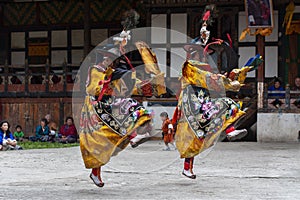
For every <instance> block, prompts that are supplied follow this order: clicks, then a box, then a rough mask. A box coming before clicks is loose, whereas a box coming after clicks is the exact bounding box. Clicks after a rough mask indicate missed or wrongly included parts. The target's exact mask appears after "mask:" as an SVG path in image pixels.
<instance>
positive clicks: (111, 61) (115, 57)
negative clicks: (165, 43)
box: [80, 11, 166, 187]
mask: <svg viewBox="0 0 300 200" xmlns="http://www.w3.org/2000/svg"><path fill="white" fill-rule="evenodd" d="M130 12H133V13H131V14H133V15H136V13H135V12H134V11H130ZM129 39H130V31H129V28H128V26H124V30H123V31H122V33H121V34H120V37H115V38H114V40H115V41H117V47H118V48H115V46H114V45H113V47H112V48H111V47H108V46H106V47H105V48H101V49H98V50H97V53H98V54H100V55H101V56H102V59H101V62H99V63H98V64H96V65H94V66H91V67H90V68H89V71H88V78H87V85H86V93H87V95H86V98H85V102H84V105H83V108H82V112H81V122H80V149H81V153H82V157H83V160H84V164H85V166H86V168H90V169H92V172H91V174H90V178H91V179H92V180H93V182H94V183H95V184H96V185H97V186H99V187H103V186H104V183H103V181H102V179H101V166H103V165H105V164H106V163H107V162H109V160H110V158H111V157H112V156H115V155H117V154H118V152H120V151H122V150H123V149H124V148H125V147H126V146H127V145H128V144H129V143H131V145H132V147H136V146H137V145H139V144H140V143H141V142H143V141H144V140H145V139H147V138H149V137H150V136H151V135H150V132H151V120H152V114H151V112H149V111H148V110H146V109H145V108H144V107H143V106H142V105H140V103H139V102H137V101H136V100H134V99H132V98H130V97H131V95H143V96H145V95H147V94H144V92H145V90H144V89H143V88H144V86H145V85H149V84H150V87H148V90H149V88H151V90H152V91H151V92H150V93H151V95H154V96H160V95H162V94H164V93H166V88H165V84H164V73H162V72H161V71H160V69H159V67H158V64H157V59H156V56H155V54H154V53H153V52H152V51H151V50H150V48H149V47H148V45H147V44H146V43H144V42H136V43H135V47H136V50H135V51H134V52H135V53H137V54H139V55H140V57H141V59H142V62H143V63H144V65H143V67H142V70H143V72H142V73H143V74H144V75H148V77H149V79H146V80H140V79H139V78H137V71H136V67H137V66H135V65H133V64H132V63H131V61H130V60H129V59H128V53H130V52H126V49H125V46H126V45H127V40H129ZM140 70H141V69H139V71H140ZM148 90H146V92H148V93H149V91H148Z"/></svg>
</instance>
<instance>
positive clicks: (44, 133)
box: [29, 118, 50, 142]
mask: <svg viewBox="0 0 300 200" xmlns="http://www.w3.org/2000/svg"><path fill="white" fill-rule="evenodd" d="M49 133H50V130H49V127H48V126H47V119H45V118H43V119H41V121H40V125H39V126H37V127H36V130H35V136H31V137H29V140H30V141H33V142H36V141H41V142H47V141H49V140H50V137H49Z"/></svg>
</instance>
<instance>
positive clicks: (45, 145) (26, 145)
mask: <svg viewBox="0 0 300 200" xmlns="http://www.w3.org/2000/svg"><path fill="white" fill-rule="evenodd" d="M18 145H20V146H21V147H23V149H49V148H66V147H76V146H79V143H72V144H62V143H58V142H55V143H51V142H31V141H28V142H18Z"/></svg>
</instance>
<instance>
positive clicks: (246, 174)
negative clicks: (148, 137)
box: [0, 141, 300, 200]
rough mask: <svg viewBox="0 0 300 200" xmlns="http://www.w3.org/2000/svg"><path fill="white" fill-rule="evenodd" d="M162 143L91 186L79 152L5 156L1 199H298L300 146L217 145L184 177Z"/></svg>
mask: <svg viewBox="0 0 300 200" xmlns="http://www.w3.org/2000/svg"><path fill="white" fill-rule="evenodd" d="M162 148H163V144H162V142H160V141H151V142H148V143H145V144H143V145H142V146H140V147H138V148H137V149H132V148H131V147H128V148H127V149H126V150H125V151H123V152H121V153H120V154H119V155H118V156H117V157H114V158H113V159H112V160H111V162H110V163H109V165H108V166H106V167H104V169H103V179H104V182H105V183H106V185H105V186H104V188H98V187H96V186H95V185H93V183H92V182H91V180H90V179H89V177H88V176H89V172H90V171H89V170H86V169H85V168H84V164H83V162H82V159H81V155H80V150H79V147H73V148H64V149H42V150H24V151H10V152H0V156H1V159H0V166H1V168H0V177H1V178H0V184H1V192H0V199H272V200H273V199H281V200H282V199H299V198H300V144H299V143H292V144H278V143H275V144H274V143H242V142H241V143H218V144H217V145H216V146H215V148H214V149H213V150H212V151H211V152H210V153H206V154H205V155H206V156H202V158H201V159H200V158H197V159H196V160H195V170H194V171H195V172H196V174H197V179H196V180H190V179H187V178H185V177H183V176H182V175H181V170H182V160H181V159H179V156H178V153H177V151H162Z"/></svg>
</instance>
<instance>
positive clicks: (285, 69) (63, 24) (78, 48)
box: [0, 0, 300, 135]
mask: <svg viewBox="0 0 300 200" xmlns="http://www.w3.org/2000/svg"><path fill="white" fill-rule="evenodd" d="M211 3H214V4H216V5H217V8H218V11H219V12H218V17H217V18H216V19H215V22H214V26H213V27H214V28H213V30H211V31H212V36H213V37H215V38H222V37H224V34H225V33H230V35H231V38H232V40H233V46H234V48H235V50H236V51H237V52H238V54H239V55H240V58H239V65H240V66H241V65H243V64H244V63H245V61H246V60H247V59H248V57H249V56H254V55H255V54H256V53H261V54H262V55H263V56H264V59H265V62H264V64H263V69H264V70H262V71H260V72H259V71H258V72H253V73H252V74H250V78H248V79H247V82H250V83H252V85H253V84H254V85H255V83H256V82H257V78H258V76H259V75H260V76H262V79H263V80H264V81H265V82H269V81H270V80H271V79H272V78H273V77H274V76H278V77H281V78H282V80H283V81H284V83H289V84H291V85H293V82H294V78H295V77H296V76H298V75H300V67H299V63H300V59H299V56H300V49H298V46H299V45H298V44H299V42H300V38H299V35H298V34H297V33H293V34H290V35H285V28H283V27H282V23H283V20H284V16H285V12H286V11H285V8H286V6H287V4H288V3H289V0H282V1H276V0H273V9H274V12H273V14H274V16H273V17H274V28H273V32H272V34H271V35H270V36H268V37H259V36H257V37H255V36H247V37H246V39H245V40H243V41H239V40H238V38H239V36H240V34H241V33H242V31H243V30H244V29H245V28H246V27H247V25H246V13H245V6H244V4H245V1H244V0H204V1H203V0H129V1H127V0H102V1H98V0H79V1H77V0H76V1H75V0H70V1H58V0H52V1H26V0H25V1H0V65H1V66H2V68H3V72H2V73H0V75H1V76H0V78H1V80H0V95H1V98H0V102H1V104H0V106H1V107H0V111H1V114H0V118H1V119H8V120H10V121H11V122H12V124H13V125H16V124H21V125H22V126H24V127H26V128H25V129H26V132H27V134H28V135H31V134H32V132H33V131H34V126H35V125H36V124H37V123H38V122H39V120H40V118H41V117H43V116H45V114H47V113H50V114H52V117H53V119H54V120H55V121H57V122H58V123H59V124H62V123H63V121H64V118H65V117H66V116H69V115H71V114H72V113H74V112H75V113H76V112H77V113H79V110H80V109H79V107H80V102H78V109H77V110H76V111H74V110H73V112H72V106H71V104H72V91H73V87H74V85H75V88H76V90H77V92H79V96H80V95H82V94H84V91H83V90H84V80H80V79H79V80H77V81H67V79H68V78H67V76H68V75H69V76H72V78H71V79H72V80H74V79H75V77H76V73H77V71H78V69H79V66H80V64H81V63H82V61H83V59H84V57H85V55H87V53H88V52H89V51H90V50H91V49H93V47H95V46H96V45H97V44H99V43H100V42H102V41H103V40H105V39H106V38H108V37H110V36H113V35H115V34H117V33H119V32H121V29H122V27H121V24H120V21H121V13H123V12H125V11H127V10H129V9H131V8H134V9H135V10H137V12H138V13H139V14H140V15H141V19H140V24H139V25H138V27H151V26H152V27H162V28H166V30H165V32H161V30H160V31H159V32H155V31H153V32H151V34H150V36H149V38H148V39H147V42H148V43H149V44H150V46H151V47H153V48H156V49H158V50H159V52H160V53H159V54H158V60H159V62H160V64H161V66H162V70H163V71H165V73H166V79H167V80H168V82H169V83H171V84H173V85H171V86H170V87H177V86H176V84H178V81H177V78H178V71H180V67H181V66H180V64H181V63H180V62H178V60H177V58H176V56H173V54H172V53H171V52H173V53H174V52H175V53H176V54H178V55H184V54H185V52H184V51H183V49H182V46H183V44H184V43H187V42H189V38H188V37H190V38H194V37H196V36H198V34H199V29H200V23H199V21H200V18H201V14H202V11H203V9H204V7H205V5H207V4H211ZM295 4H296V5H297V4H299V5H300V1H299V2H298V1H295ZM299 8H300V7H299ZM299 8H298V7H297V6H296V11H295V14H294V19H295V20H297V19H298V17H299V16H298V15H300V9H299ZM298 13H299V14H298ZM169 30H175V31H178V32H180V33H182V35H187V36H188V37H183V36H182V35H172V34H173V33H172V32H170V31H169ZM47 65H48V68H47ZM5 66H7V67H5ZM25 66H27V67H26V68H25ZM38 68H44V69H41V70H35V69H38ZM25 69H26V70H27V71H26V70H25ZM4 72H5V73H4ZM54 73H56V74H59V77H60V78H61V80H60V81H59V82H58V84H54V83H53V80H52V78H53V75H54ZM258 73H261V74H258ZM4 74H6V75H4ZM14 75H16V76H17V77H21V78H19V79H20V81H21V84H18V85H16V84H14V83H13V81H12V79H11V78H12V77H13V76H14ZM33 75H42V76H43V78H44V81H43V82H42V84H38V85H36V84H31V83H30V81H29V80H30V78H31V77H32V76H33ZM255 88H256V85H255V86H254V89H255ZM251 91H252V90H251ZM253 93H255V92H253ZM75 109H76V108H75ZM75 117H78V118H79V114H76V115H75Z"/></svg>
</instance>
